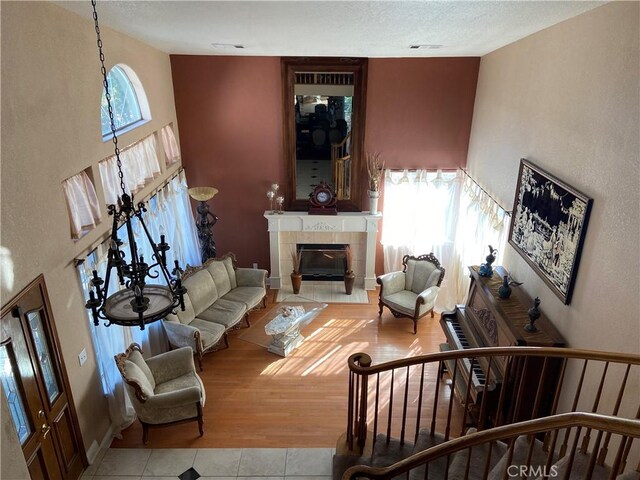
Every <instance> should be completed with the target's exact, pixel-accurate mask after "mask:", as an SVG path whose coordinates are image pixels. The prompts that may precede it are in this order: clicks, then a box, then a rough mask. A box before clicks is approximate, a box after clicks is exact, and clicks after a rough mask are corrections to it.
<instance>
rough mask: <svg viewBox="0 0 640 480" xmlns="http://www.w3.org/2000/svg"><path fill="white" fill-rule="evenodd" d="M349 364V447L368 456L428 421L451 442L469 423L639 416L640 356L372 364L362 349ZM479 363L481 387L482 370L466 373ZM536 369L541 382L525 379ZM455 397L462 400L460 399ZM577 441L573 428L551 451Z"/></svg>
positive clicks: (579, 354) (540, 355) (499, 352)
mask: <svg viewBox="0 0 640 480" xmlns="http://www.w3.org/2000/svg"><path fill="white" fill-rule="evenodd" d="M348 364H349V400H348V402H349V407H348V414H347V417H348V418H347V429H346V445H344V447H343V448H342V450H347V451H349V452H351V454H354V455H363V454H368V453H369V451H370V450H371V449H372V448H373V447H374V446H375V443H376V442H377V441H378V438H377V437H378V436H379V435H380V436H381V438H384V439H386V441H387V442H389V441H390V439H391V438H398V439H399V440H400V443H401V444H404V443H405V442H406V441H411V439H413V442H415V441H416V440H417V438H418V434H419V432H420V430H421V428H424V426H427V427H428V430H429V432H430V434H431V435H432V436H433V435H434V434H435V433H439V434H443V436H444V441H448V440H449V439H450V438H452V437H455V436H462V435H464V434H465V432H466V430H467V428H468V427H470V426H474V427H476V428H477V429H478V430H480V431H481V430H484V429H486V428H490V427H497V426H501V425H506V424H510V423H515V422H519V421H523V420H529V419H534V418H538V417H541V416H547V415H555V414H557V413H562V412H576V411H586V412H590V413H602V414H608V415H613V416H620V417H626V418H636V419H637V418H640V397H639V396H638V394H637V392H638V391H639V389H640V386H639V385H638V379H639V378H640V368H639V366H640V355H633V354H623V353H609V352H597V351H590V350H579V349H569V348H539V347H496V348H477V349H467V350H456V351H448V352H440V353H433V354H428V355H421V356H415V357H409V358H404V359H399V360H395V361H390V362H385V363H382V364H378V365H372V360H371V358H370V357H369V355H367V354H365V353H357V354H354V355H352V356H351V357H349V361H348ZM476 366H482V370H483V371H484V373H485V375H486V378H485V381H484V383H483V384H482V385H481V386H480V387H478V386H476V385H474V383H473V382H472V379H476V376H475V374H473V375H467V374H466V373H465V372H467V371H473V369H474V367H476ZM534 367H535V368H536V372H538V374H539V378H538V381H537V384H535V382H534V383H532V382H530V381H529V382H528V383H527V382H525V379H527V378H529V376H528V373H529V372H531V371H533V370H529V369H533V368H534ZM445 373H446V374H447V376H448V378H449V380H448V381H447V380H446V379H445V378H444V377H445V375H444V374H445ZM590 377H593V378H596V379H598V380H597V385H598V386H597V388H585V387H584V384H585V381H584V380H585V378H590ZM629 384H631V388H628V385H629ZM549 385H551V386H552V387H551V388H550V387H549ZM629 390H631V393H628V391H629ZM456 396H457V397H458V401H454V400H455V397H456ZM605 397H606V399H605ZM474 398H475V399H476V401H475V402H474ZM623 410H624V411H623ZM458 421H459V423H458ZM454 423H455V425H454ZM585 432H586V433H585V436H584V437H583V445H582V447H581V448H582V450H584V449H585V446H586V445H588V443H589V441H590V439H591V437H590V430H589V428H588V426H587V429H586V430H585ZM571 438H572V436H571V431H570V429H568V430H566V431H565V433H564V435H563V436H562V438H560V436H552V435H547V436H545V448H551V449H552V450H555V449H556V448H558V449H559V450H560V453H561V455H564V454H565V452H566V450H567V448H568V445H569V442H570V439H571ZM598 442H599V445H598V448H599V449H600V453H599V455H598V457H597V461H598V464H603V463H604V461H605V457H606V456H607V453H608V446H609V444H610V442H611V435H608V434H605V435H604V438H598ZM628 453H629V452H628V450H627V451H626V452H624V455H623V458H622V460H625V461H626V456H627V455H628Z"/></svg>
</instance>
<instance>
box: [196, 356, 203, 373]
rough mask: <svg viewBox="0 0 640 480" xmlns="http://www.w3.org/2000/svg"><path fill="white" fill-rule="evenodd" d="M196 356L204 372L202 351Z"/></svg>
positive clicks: (199, 366)
mask: <svg viewBox="0 0 640 480" xmlns="http://www.w3.org/2000/svg"><path fill="white" fill-rule="evenodd" d="M196 358H197V359H198V368H199V369H200V371H201V372H202V370H203V368H202V354H201V353H199V354H197V355H196Z"/></svg>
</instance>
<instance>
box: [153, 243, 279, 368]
mask: <svg viewBox="0 0 640 480" xmlns="http://www.w3.org/2000/svg"><path fill="white" fill-rule="evenodd" d="M266 277H267V271H266V270H260V269H253V268H236V258H235V255H234V254H233V253H228V254H226V255H225V256H223V257H220V258H212V259H209V260H207V262H206V263H205V264H204V265H202V266H201V267H187V269H186V271H185V274H184V276H183V278H182V284H183V285H184V286H185V287H186V289H187V293H186V294H185V295H184V305H185V310H184V311H182V310H181V309H180V308H178V309H177V311H176V313H175V314H169V315H167V317H166V318H165V319H164V327H165V331H166V332H167V337H168V338H169V343H170V344H171V346H172V347H174V348H178V347H187V346H188V347H191V349H192V350H193V352H194V354H195V355H196V356H197V357H198V365H199V367H200V370H202V356H203V355H204V354H205V353H207V352H209V351H212V350H215V349H216V348H217V345H218V344H219V343H220V342H221V341H224V343H225V346H226V347H228V346H229V343H228V341H227V331H228V330H229V329H231V328H234V327H236V326H237V325H238V324H239V323H240V321H241V320H242V319H244V320H245V321H246V322H247V326H249V311H250V310H252V309H254V308H257V307H258V306H259V305H260V304H262V306H263V307H264V306H266V300H267V289H266Z"/></svg>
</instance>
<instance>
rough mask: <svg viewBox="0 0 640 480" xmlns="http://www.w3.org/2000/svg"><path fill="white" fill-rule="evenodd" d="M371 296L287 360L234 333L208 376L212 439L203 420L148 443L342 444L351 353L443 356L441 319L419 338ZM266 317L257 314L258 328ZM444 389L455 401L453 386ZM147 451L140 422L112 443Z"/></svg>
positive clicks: (332, 317)
mask: <svg viewBox="0 0 640 480" xmlns="http://www.w3.org/2000/svg"><path fill="white" fill-rule="evenodd" d="M274 293H275V292H273V291H272V292H270V298H269V304H272V303H273V300H274V298H275V295H274ZM369 299H370V303H369V304H368V305H366V304H335V303H334V304H329V306H328V307H327V308H326V309H325V310H323V311H322V312H321V313H320V315H319V316H318V317H317V318H316V319H315V320H313V322H311V324H310V325H308V326H307V327H305V329H304V330H303V331H302V333H303V335H304V336H305V337H306V339H305V341H304V343H303V344H302V345H301V346H300V347H299V348H298V349H297V350H295V351H294V352H293V353H292V354H291V355H290V356H289V357H287V358H281V357H278V356H276V355H274V354H272V353H269V352H267V350H266V349H265V348H264V347H262V346H259V345H256V344H253V343H249V342H247V341H245V340H242V339H241V338H239V336H240V335H242V332H243V330H236V331H233V332H231V333H230V335H229V344H230V348H229V349H227V350H222V351H219V352H215V353H211V354H208V355H206V356H205V357H204V361H203V364H204V371H203V372H200V376H201V377H202V380H203V382H204V384H205V388H206V391H207V400H206V405H205V407H204V420H205V426H204V427H205V434H204V436H203V437H198V428H197V424H196V423H188V424H184V425H178V426H173V427H167V428H158V429H152V430H151V431H150V433H149V443H148V445H147V446H148V447H149V448H177V447H181V448H208V447H218V448H221V447H227V448H236V447H245V448H253V447H334V446H335V445H336V440H337V439H338V437H339V436H340V435H341V434H342V433H344V431H345V430H346V419H347V409H346V407H347V392H348V368H347V358H348V357H349V356H350V355H351V354H353V353H357V352H365V353H367V354H369V355H370V356H371V358H372V360H373V363H374V364H377V363H381V362H385V361H388V360H394V359H397V358H402V357H406V356H410V355H419V354H424V353H430V352H436V351H438V345H439V344H440V343H442V342H443V341H444V334H443V332H442V330H441V328H440V326H439V323H438V316H437V315H436V318H433V319H432V318H431V317H430V316H428V315H427V316H426V317H425V318H423V319H421V320H420V322H419V324H418V334H417V335H413V323H412V321H411V320H410V319H395V318H393V316H392V315H391V313H390V312H389V311H388V310H387V309H385V310H384V312H383V314H382V318H381V319H379V318H378V305H377V292H375V291H372V292H369ZM264 314H265V310H258V311H255V312H252V314H251V317H250V318H251V321H252V324H254V323H255V321H256V320H258V319H259V318H261V317H262V316H263V315H264ZM254 327H255V325H254V326H252V327H251V328H254ZM436 377H437V375H435V372H434V373H433V374H432V375H430V376H429V380H428V381H429V382H431V383H432V384H433V383H434V382H435V381H436ZM427 388H428V387H427ZM441 391H442V392H443V397H442V398H448V395H449V389H448V388H446V389H445V388H443V389H441ZM458 413H459V409H456V411H455V412H454V417H455V416H457V415H458ZM460 416H461V415H460ZM394 417H395V412H394ZM142 446H143V444H142V429H141V427H140V424H139V422H137V421H136V422H135V423H134V424H133V425H132V426H131V427H129V428H128V429H126V430H125V431H124V432H123V439H122V440H118V439H116V440H114V442H113V444H112V447H142Z"/></svg>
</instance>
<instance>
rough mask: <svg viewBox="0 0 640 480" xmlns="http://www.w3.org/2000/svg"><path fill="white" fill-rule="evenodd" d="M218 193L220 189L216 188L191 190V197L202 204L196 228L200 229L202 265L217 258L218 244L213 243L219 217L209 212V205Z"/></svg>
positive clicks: (195, 188)
mask: <svg viewBox="0 0 640 480" xmlns="http://www.w3.org/2000/svg"><path fill="white" fill-rule="evenodd" d="M216 193H218V189H217V188H214V187H194V188H190V189H189V196H190V197H191V198H193V199H194V200H197V201H199V202H200V204H199V205H198V207H197V208H196V211H197V212H198V215H199V217H198V218H197V219H196V228H197V229H198V239H200V252H201V254H202V263H204V262H206V261H207V260H208V259H209V258H215V256H216V242H214V241H213V226H214V225H215V224H216V222H217V221H218V217H217V216H216V215H215V214H213V213H211V212H210V211H209V205H208V204H207V202H208V201H209V200H211V199H212V198H213V197H214V196H215V195H216Z"/></svg>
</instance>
